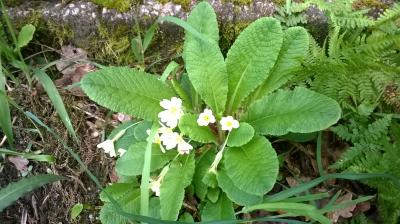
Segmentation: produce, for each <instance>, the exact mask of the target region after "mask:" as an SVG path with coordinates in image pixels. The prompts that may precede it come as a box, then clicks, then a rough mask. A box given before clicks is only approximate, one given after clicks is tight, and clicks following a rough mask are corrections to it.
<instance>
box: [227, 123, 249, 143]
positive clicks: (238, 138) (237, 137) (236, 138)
mask: <svg viewBox="0 0 400 224" xmlns="http://www.w3.org/2000/svg"><path fill="white" fill-rule="evenodd" d="M253 136H254V128H253V127H252V126H251V125H249V124H247V123H245V122H240V126H239V128H237V129H233V130H232V132H231V133H230V135H229V138H228V142H227V145H228V146H231V147H232V146H234V147H238V146H242V145H244V144H246V143H248V142H249V141H250V140H251V139H252V138H253Z"/></svg>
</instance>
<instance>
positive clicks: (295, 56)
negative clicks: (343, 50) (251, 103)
mask: <svg viewBox="0 0 400 224" xmlns="http://www.w3.org/2000/svg"><path fill="white" fill-rule="evenodd" d="M308 46H309V37H308V33H307V31H306V30H305V29H304V28H302V27H291V28H289V29H287V30H286V31H285V33H284V37H283V44H282V49H281V51H280V52H279V57H278V60H277V61H276V64H275V66H274V68H273V69H272V71H271V73H270V74H269V76H268V78H267V79H266V80H265V82H264V84H263V85H262V86H261V87H260V89H259V90H258V91H257V95H258V98H261V97H263V96H265V95H266V94H268V93H271V92H273V91H275V90H277V89H278V88H279V87H281V86H282V85H284V84H285V83H286V82H287V81H289V80H290V78H292V77H293V75H294V74H295V73H294V71H296V70H298V69H299V68H301V62H302V61H303V59H304V56H305V55H306V53H307V51H308Z"/></svg>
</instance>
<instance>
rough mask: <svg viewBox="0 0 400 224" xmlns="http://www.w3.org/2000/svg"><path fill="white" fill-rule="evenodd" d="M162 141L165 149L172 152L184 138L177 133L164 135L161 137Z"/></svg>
mask: <svg viewBox="0 0 400 224" xmlns="http://www.w3.org/2000/svg"><path fill="white" fill-rule="evenodd" d="M160 139H161V141H162V143H163V145H164V146H165V149H166V150H170V149H173V148H175V147H176V146H177V145H178V143H179V142H180V141H181V139H182V136H180V135H179V134H178V133H177V132H172V133H164V134H162V135H161V137H160Z"/></svg>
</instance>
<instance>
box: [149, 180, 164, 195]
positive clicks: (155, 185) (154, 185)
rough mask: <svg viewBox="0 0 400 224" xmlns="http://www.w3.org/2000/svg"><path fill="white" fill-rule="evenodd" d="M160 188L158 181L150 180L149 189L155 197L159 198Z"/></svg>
mask: <svg viewBox="0 0 400 224" xmlns="http://www.w3.org/2000/svg"><path fill="white" fill-rule="evenodd" d="M160 186H161V181H160V180H151V181H150V189H151V191H153V192H154V193H155V195H156V196H157V197H159V196H160Z"/></svg>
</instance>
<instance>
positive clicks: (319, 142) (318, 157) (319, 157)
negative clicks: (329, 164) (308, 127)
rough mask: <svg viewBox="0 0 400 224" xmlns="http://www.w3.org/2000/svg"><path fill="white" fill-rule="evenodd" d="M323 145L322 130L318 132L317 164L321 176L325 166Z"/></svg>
mask: <svg viewBox="0 0 400 224" xmlns="http://www.w3.org/2000/svg"><path fill="white" fill-rule="evenodd" d="M321 145H322V132H321V131H320V132H318V138H317V166H318V172H319V175H320V176H323V175H324V168H323V166H322V154H321Z"/></svg>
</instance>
